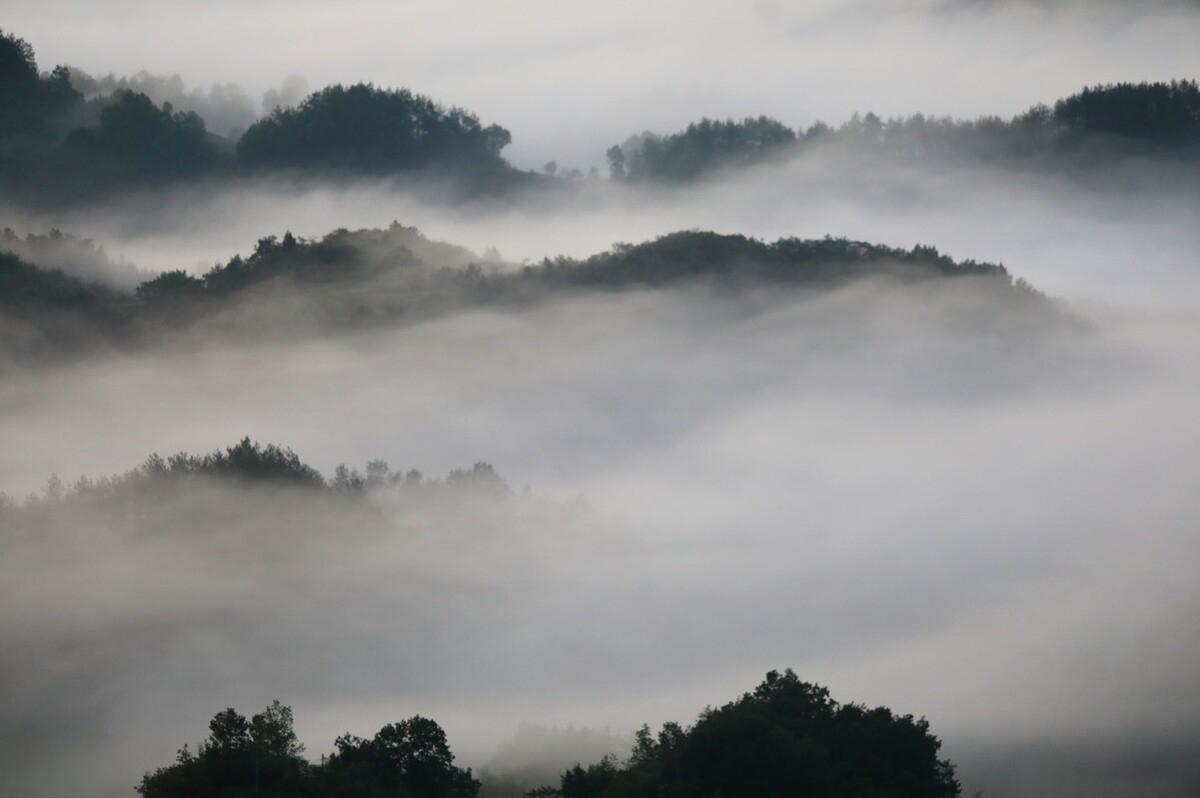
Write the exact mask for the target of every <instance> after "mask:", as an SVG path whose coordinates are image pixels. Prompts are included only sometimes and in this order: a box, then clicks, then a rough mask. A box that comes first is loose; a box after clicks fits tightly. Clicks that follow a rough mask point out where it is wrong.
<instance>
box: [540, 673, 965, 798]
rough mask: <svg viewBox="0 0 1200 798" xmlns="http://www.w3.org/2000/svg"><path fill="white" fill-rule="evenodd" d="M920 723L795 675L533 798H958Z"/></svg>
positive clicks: (643, 738)
mask: <svg viewBox="0 0 1200 798" xmlns="http://www.w3.org/2000/svg"><path fill="white" fill-rule="evenodd" d="M940 749H941V742H940V741H939V740H938V739H937V738H936V737H935V736H933V735H932V734H931V733H930V731H929V724H928V722H927V721H925V720H924V719H920V720H917V719H914V718H913V717H912V716H911V715H902V716H901V715H895V714H894V713H893V712H892V711H891V710H889V709H887V708H885V707H877V708H875V709H868V708H866V707H864V706H862V705H859V704H839V703H837V702H836V701H834V700H832V699H831V698H830V697H829V691H828V690H826V689H825V688H823V687H819V686H817V685H814V684H809V683H807V682H803V681H801V680H800V679H799V678H798V677H797V676H796V674H795V673H793V672H792V671H791V670H787V671H784V672H783V673H779V672H777V671H771V672H770V673H768V674H767V676H766V679H765V680H764V681H763V682H762V683H761V684H760V685H759V686H758V687H757V688H755V689H754V691H753V692H750V693H746V694H745V695H743V696H742V697H741V698H739V699H738V700H736V701H733V702H731V703H728V704H726V705H724V706H722V707H720V708H718V709H708V710H705V711H704V712H703V713H702V714H701V716H700V719H699V720H697V721H696V723H695V724H694V725H693V726H691V727H690V728H687V729H685V728H683V727H681V726H680V725H679V724H676V723H667V724H664V725H663V727H662V730H661V731H660V732H659V733H658V735H657V736H656V735H654V734H652V733H651V731H650V729H649V727H646V726H643V727H642V728H641V729H640V730H639V731H638V733H637V735H636V737H635V742H634V746H633V751H632V752H631V754H630V757H629V760H628V762H627V764H626V765H625V766H624V767H621V766H618V764H617V763H615V762H614V761H612V760H603V761H601V762H599V763H597V764H594V765H590V766H587V767H584V766H582V765H576V766H574V767H572V768H571V769H569V770H567V771H566V772H565V773H563V775H562V778H561V780H560V783H559V785H558V786H557V787H555V788H542V789H540V790H535V791H533V792H531V793H529V794H528V795H527V798H659V797H660V796H681V797H682V796H689V797H690V796H697V797H699V796H780V798H782V796H801V795H802V796H806V798H845V796H855V797H856V798H954V796H957V795H958V794H959V792H960V788H959V784H958V781H957V780H956V779H955V777H954V768H953V766H951V765H950V763H949V762H947V761H945V760H943V759H939V757H938V753H939V751H940Z"/></svg>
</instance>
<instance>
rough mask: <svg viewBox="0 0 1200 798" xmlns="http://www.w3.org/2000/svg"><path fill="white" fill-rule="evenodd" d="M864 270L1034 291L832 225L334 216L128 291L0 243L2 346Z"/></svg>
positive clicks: (395, 317)
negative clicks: (533, 242) (371, 222)
mask: <svg viewBox="0 0 1200 798" xmlns="http://www.w3.org/2000/svg"><path fill="white" fill-rule="evenodd" d="M868 277H874V278H880V279H889V280H896V281H901V282H905V283H912V282H914V281H916V282H920V281H929V280H935V279H959V278H975V279H977V280H978V281H979V282H980V284H981V285H986V286H987V287H988V288H989V290H991V291H993V292H994V295H995V297H996V299H997V301H1001V302H1010V301H1011V302H1019V303H1024V304H1029V303H1038V302H1041V301H1042V299H1041V297H1040V295H1038V294H1037V293H1036V292H1035V291H1033V290H1032V289H1031V288H1030V287H1029V286H1028V285H1027V284H1026V283H1024V281H1022V280H1015V281H1014V280H1013V278H1012V277H1011V276H1010V275H1009V274H1008V272H1007V271H1006V270H1005V269H1004V267H1003V266H1000V265H997V264H990V263H980V262H976V261H973V260H965V261H956V260H954V259H952V258H950V257H948V256H947V255H944V254H942V253H941V252H939V251H938V250H937V249H935V248H933V247H928V246H916V247H913V248H912V249H903V248H895V247H888V246H881V245H875V244H868V243H864V242H859V241H849V240H845V239H835V238H824V239H809V240H806V239H798V238H783V239H779V240H777V241H775V242H765V241H761V240H758V239H754V238H748V237H746V236H741V235H725V234H718V233H712V232H702V231H684V232H678V233H672V234H669V235H665V236H662V237H660V238H657V239H654V240H652V241H647V242H645V243H641V244H636V245H633V244H618V245H615V246H614V247H613V248H612V249H610V250H608V251H606V252H602V253H599V254H596V255H593V256H591V257H588V258H583V259H577V258H569V257H561V256H560V257H557V258H553V259H549V258H547V259H545V260H543V261H542V262H540V263H536V264H525V265H518V264H508V263H503V262H501V261H498V260H494V259H491V260H489V259H487V258H481V257H479V256H476V255H475V254H474V253H472V252H470V251H469V250H466V249H464V248H462V247H457V246H454V245H451V244H443V243H439V242H434V241H430V240H429V239H427V238H426V237H425V236H423V235H421V233H420V232H419V231H418V230H416V229H415V228H411V227H405V226H403V225H399V224H393V225H392V226H391V227H389V228H386V229H383V230H359V231H353V232H352V231H349V230H344V229H342V230H336V231H334V232H332V233H330V234H328V235H326V236H324V237H322V238H320V239H313V240H305V239H300V238H297V237H295V236H293V235H291V234H290V233H286V234H285V235H284V236H283V237H282V238H279V237H276V236H268V237H266V238H263V239H260V240H259V242H258V244H257V246H256V247H255V250H254V251H253V252H252V253H250V254H249V255H248V256H245V257H243V256H241V255H236V256H234V257H232V258H230V259H229V260H228V261H227V262H226V263H224V264H221V265H218V266H215V267H214V268H213V269H211V270H210V271H209V272H208V273H206V274H204V275H201V276H196V275H193V274H190V273H187V272H184V271H179V270H177V271H170V272H166V273H163V274H160V275H158V276H156V277H154V278H153V279H150V280H146V281H144V282H142V283H141V284H139V285H138V286H137V287H136V289H135V290H134V291H132V292H126V291H121V290H119V289H117V288H112V287H108V286H104V285H100V284H96V283H90V282H86V281H84V280H82V279H80V278H79V277H75V276H72V275H69V274H67V273H65V272H64V271H63V270H58V269H47V268H43V267H42V266H34V265H32V264H30V263H28V262H27V261H25V260H23V259H22V258H20V257H18V256H17V255H14V254H11V253H0V326H2V327H3V329H4V330H5V331H6V336H5V342H6V344H5V347H4V348H5V350H6V353H7V355H8V357H10V358H15V359H29V358H39V357H53V356H58V355H64V354H66V355H72V354H73V355H78V354H81V353H83V352H85V351H89V350H94V349H96V348H97V347H118V348H121V347H129V346H135V345H146V344H150V343H153V342H156V341H161V340H163V339H165V338H171V337H172V336H179V335H184V334H197V335H199V334H218V335H228V334H231V333H236V334H238V335H240V336H246V335H249V336H251V337H258V338H279V337H288V336H293V335H296V334H300V333H304V332H305V331H309V332H331V331H338V330H363V329H370V328H372V327H379V326H382V325H393V324H397V323H405V322H411V321H420V320H423V319H429V318H433V317H436V316H438V315H442V314H446V313H449V312H451V311H455V310H460V309H466V308H495V309H508V310H514V309H521V308H528V307H532V306H535V305H537V304H538V303H541V302H545V301H548V300H550V299H553V298H563V297H571V296H581V295H586V294H589V293H591V294H595V293H610V292H613V291H623V290H631V289H643V290H662V289H667V288H702V289H705V290H708V291H715V292H720V293H723V294H731V295H732V294H736V293H740V292H744V291H750V290H754V289H757V288H760V287H763V286H773V287H774V288H775V289H786V290H790V291H794V290H808V289H817V288H826V289H827V288H831V287H836V286H838V285H844V284H845V283H847V282H849V281H852V280H856V279H862V278H868ZM780 295H781V296H783V295H785V294H780Z"/></svg>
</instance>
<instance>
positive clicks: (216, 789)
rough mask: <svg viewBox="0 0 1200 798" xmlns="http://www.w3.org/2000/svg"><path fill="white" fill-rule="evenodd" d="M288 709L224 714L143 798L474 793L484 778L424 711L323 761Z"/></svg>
mask: <svg viewBox="0 0 1200 798" xmlns="http://www.w3.org/2000/svg"><path fill="white" fill-rule="evenodd" d="M292 725H293V718H292V710H291V708H290V707H287V706H284V705H283V704H280V703H279V702H278V701H275V702H273V703H272V704H271V705H270V706H268V707H267V708H266V709H265V710H263V711H262V712H260V713H258V714H257V715H254V716H253V717H252V718H250V719H249V720H247V719H246V718H245V716H243V715H241V714H239V713H238V712H237V710H235V709H233V708H229V709H226V710H224V711H222V712H218V713H217V714H216V715H215V716H214V717H213V719H212V721H210V723H209V736H208V738H207V739H206V740H205V741H204V742H203V743H201V745H200V747H199V750H198V751H197V752H196V753H195V754H193V753H191V752H190V751H189V750H188V749H187V747H186V746H185V747H184V748H183V749H181V750H180V751H179V753H178V755H177V757H176V760H175V762H174V763H172V764H170V765H167V766H165V767H161V768H158V769H157V770H155V771H153V772H150V773H147V774H146V775H145V776H144V777H143V778H142V781H141V783H140V784H139V785H138V786H137V791H138V792H139V793H140V794H141V795H142V796H144V798H240V797H241V796H263V797H264V798H302V797H303V796H313V798H316V797H317V796H320V798H474V796H475V795H476V794H477V793H478V792H479V782H478V781H476V780H475V778H474V777H472V775H471V771H470V770H469V769H463V768H459V767H457V766H455V764H454V754H453V753H452V752H451V751H450V746H449V743H448V742H447V740H446V733H445V732H444V731H443V730H442V727H441V726H439V725H438V724H437V723H435V722H434V721H432V720H430V719H428V718H423V717H421V716H419V715H416V716H413V717H411V718H408V719H406V720H402V721H399V722H398V723H389V724H387V725H386V726H384V727H383V728H382V729H380V730H379V731H378V732H377V733H376V734H375V736H374V737H373V738H371V739H370V740H365V739H363V738H361V737H355V736H353V735H350V734H345V735H342V736H341V737H339V738H337V740H336V741H335V742H334V753H333V754H332V755H331V756H329V757H328V758H326V759H325V761H323V762H322V763H321V764H320V765H315V764H311V763H309V762H307V761H306V760H305V759H303V758H302V754H303V752H304V746H302V745H301V744H300V743H299V741H298V740H297V739H296V734H295V731H294V730H293V728H292Z"/></svg>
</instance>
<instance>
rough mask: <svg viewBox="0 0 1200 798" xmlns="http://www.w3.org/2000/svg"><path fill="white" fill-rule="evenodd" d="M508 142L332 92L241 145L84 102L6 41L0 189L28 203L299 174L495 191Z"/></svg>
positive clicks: (136, 102) (289, 111)
mask: <svg viewBox="0 0 1200 798" xmlns="http://www.w3.org/2000/svg"><path fill="white" fill-rule="evenodd" d="M510 141H511V135H510V134H509V132H508V131H507V130H505V129H504V128H502V127H500V126H498V125H487V126H484V125H483V124H482V123H481V122H480V121H479V118H478V117H476V116H475V115H474V114H472V113H470V112H468V111H465V110H463V109H460V108H446V107H443V106H442V105H440V104H438V103H436V102H434V101H433V100H431V99H430V98H428V97H424V96H422V95H419V94H415V93H413V92H411V91H409V90H407V89H388V88H381V87H376V86H374V85H372V84H370V83H357V84H354V85H351V86H342V85H336V86H329V87H327V88H325V89H322V90H321V91H318V92H315V93H313V94H311V95H309V96H308V97H307V98H305V99H304V100H303V101H302V102H300V103H299V104H298V105H297V106H295V107H287V108H284V107H277V108H275V109H274V110H273V111H272V112H271V113H269V114H268V115H267V116H265V117H263V118H261V119H259V120H258V121H256V122H254V123H253V124H251V125H250V126H249V128H247V129H246V130H245V132H244V133H242V134H241V136H240V138H238V139H237V140H236V142H235V141H231V140H229V139H226V138H224V137H223V136H219V135H215V134H213V133H211V132H210V131H209V130H208V129H207V127H206V126H205V122H204V120H203V119H202V118H201V117H200V116H199V115H198V114H197V113H195V112H193V111H178V110H176V109H175V108H174V107H173V106H172V105H171V104H170V103H169V102H164V103H163V104H162V105H158V104H156V103H155V102H154V101H153V100H151V98H150V97H148V96H147V95H146V94H144V93H142V92H140V91H136V90H133V89H131V88H125V87H119V88H116V89H115V90H114V91H113V92H112V93H111V94H107V95H96V96H92V97H90V98H88V99H85V96H84V94H83V93H82V92H81V91H79V90H78V89H77V88H76V86H75V85H74V84H73V82H72V72H71V70H70V69H69V68H67V67H66V66H58V67H55V68H54V69H53V70H52V71H51V72H49V73H47V74H41V73H39V71H38V64H37V60H36V57H35V54H34V51H33V48H32V47H31V46H30V45H29V43H28V42H26V41H25V40H24V39H21V38H19V37H17V36H15V35H13V34H11V33H4V32H3V31H0V186H2V187H3V190H4V192H5V193H6V194H9V195H11V196H12V197H13V198H17V199H20V200H22V201H26V202H27V201H35V202H36V201H39V200H40V201H43V202H52V203H61V202H72V201H82V200H88V199H93V198H96V197H103V196H108V195H111V194H114V193H118V192H121V191H124V190H128V189H132V188H140V187H146V186H154V185H163V184H168V183H172V182H179V181H185V180H187V181H194V180H196V179H199V178H205V177H229V176H237V175H253V174H258V173H261V172H263V171H280V170H296V171H300V172H303V173H309V174H312V173H316V174H322V175H328V174H347V173H348V174H358V175H362V174H373V175H379V174H404V173H413V172H420V171H424V172H434V173H436V174H437V175H438V176H441V177H447V178H454V179H457V180H461V181H465V182H466V183H467V184H469V185H479V186H487V187H489V188H498V187H502V186H504V185H506V184H507V183H509V182H511V181H515V180H518V179H519V177H520V173H518V172H517V170H515V169H513V168H512V167H511V166H510V165H509V164H508V163H507V162H506V161H505V160H504V159H503V158H502V157H501V155H500V151H501V150H502V149H503V148H504V147H505V146H507V145H508V144H509V142H510Z"/></svg>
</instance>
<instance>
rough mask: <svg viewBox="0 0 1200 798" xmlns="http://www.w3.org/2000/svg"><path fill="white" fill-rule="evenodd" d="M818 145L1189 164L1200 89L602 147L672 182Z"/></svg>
mask: <svg viewBox="0 0 1200 798" xmlns="http://www.w3.org/2000/svg"><path fill="white" fill-rule="evenodd" d="M818 147H821V148H826V149H828V148H838V149H840V150H843V151H846V152H849V153H851V154H858V155H875V156H886V157H887V158H889V159H891V160H893V161H902V162H915V163H921V162H926V161H935V160H938V159H959V160H965V161H970V162H973V163H995V164H1000V165H1003V166H1005V167H1020V166H1022V165H1028V166H1036V167H1038V168H1042V167H1046V166H1054V167H1057V168H1061V169H1064V170H1084V171H1087V170H1092V169H1094V168H1095V167H1096V166H1097V163H1098V162H1104V161H1106V160H1111V159H1112V158H1116V157H1121V156H1141V157H1156V158H1166V159H1171V160H1174V161H1179V160H1183V161H1187V162H1189V163H1195V162H1196V161H1197V160H1198V159H1200V87H1198V86H1197V84H1196V81H1194V80H1173V81H1170V82H1166V83H1163V82H1157V83H1118V84H1113V85H1101V86H1094V87H1087V88H1084V89H1083V90H1082V91H1081V92H1079V93H1078V94H1073V95H1071V96H1070V97H1067V98H1064V99H1061V100H1059V101H1057V102H1056V103H1055V104H1054V106H1053V107H1050V106H1046V105H1042V104H1039V105H1035V106H1033V107H1032V108H1030V109H1029V110H1028V111H1026V112H1025V113H1023V114H1020V115H1018V116H1016V117H1014V118H1012V119H1002V118H1000V117H983V118H981V119H975V120H968V121H963V120H956V119H951V118H948V117H941V118H937V117H928V116H925V115H923V114H915V115H913V116H909V117H906V118H892V119H881V118H880V117H878V116H876V115H875V114H873V113H867V114H865V115H859V114H855V115H854V116H853V117H852V118H851V119H850V120H849V121H847V122H846V123H844V124H843V125H841V126H840V127H837V128H833V127H830V126H829V125H826V124H825V123H823V122H817V123H815V124H813V125H812V126H810V127H809V128H808V129H807V130H796V131H793V130H791V129H790V128H788V127H787V126H786V125H784V124H783V123H782V122H779V121H776V120H774V119H770V118H767V117H758V118H749V119H745V120H742V121H735V120H725V121H721V120H713V119H702V120H700V121H699V122H694V123H692V124H690V125H688V126H687V128H686V129H684V130H682V131H680V132H678V133H672V134H669V135H659V134H655V133H650V132H646V133H642V134H639V135H635V136H631V137H630V138H629V139H627V140H626V141H625V142H624V143H623V144H619V145H613V146H612V147H610V148H609V150H608V163H609V172H610V174H611V176H612V177H613V178H614V179H617V180H624V181H628V182H632V183H638V182H666V183H672V182H683V181H688V180H694V179H697V178H700V177H703V176H705V175H708V174H711V173H714V172H716V171H719V170H722V169H729V168H736V167H743V166H749V165H753V164H756V163H761V162H764V161H768V160H771V159H779V158H786V157H791V156H795V155H798V154H802V153H804V152H806V151H810V150H812V149H814V148H818Z"/></svg>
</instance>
